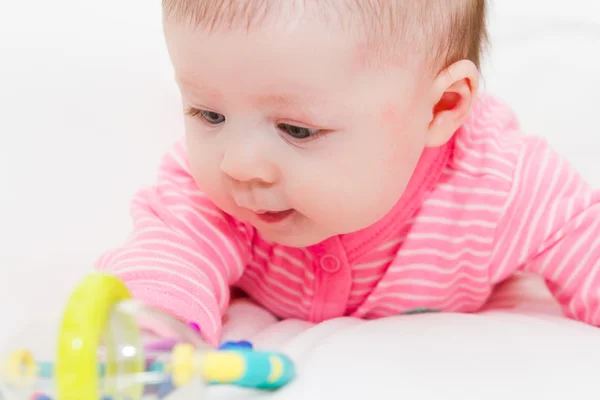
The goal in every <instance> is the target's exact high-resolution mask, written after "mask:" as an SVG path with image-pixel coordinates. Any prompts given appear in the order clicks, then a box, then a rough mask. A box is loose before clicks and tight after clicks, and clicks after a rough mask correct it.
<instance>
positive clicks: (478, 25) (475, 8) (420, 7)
mask: <svg viewBox="0 0 600 400" xmlns="http://www.w3.org/2000/svg"><path fill="white" fill-rule="evenodd" d="M163 9H164V16H165V18H166V19H170V20H173V21H177V22H180V23H186V24H192V25H193V26H196V27H198V28H200V29H204V30H207V31H209V32H213V31H219V30H245V31H248V32H249V31H252V30H253V29H256V28H259V27H260V28H261V29H268V28H269V26H270V25H292V26H293V24H296V23H298V22H300V21H302V20H303V19H318V20H321V21H323V22H324V23H327V24H329V26H331V29H338V28H340V27H341V28H342V29H344V30H345V31H346V32H347V34H348V36H349V37H352V38H354V39H358V40H359V45H360V51H359V54H360V55H361V56H360V58H362V59H363V61H365V62H367V61H384V62H387V61H390V59H393V58H399V57H400V58H404V57H407V56H408V55H409V54H410V55H411V56H412V57H413V58H416V57H421V58H423V61H425V62H427V63H430V64H448V63H451V62H455V61H458V60H459V59H461V58H470V59H472V61H474V62H475V63H476V64H477V65H478V64H479V53H480V51H481V47H482V43H483V42H484V41H485V36H486V35H485V0H285V1H281V0H163ZM284 27H285V26H284ZM396 61H398V60H396ZM400 61H402V60H400Z"/></svg>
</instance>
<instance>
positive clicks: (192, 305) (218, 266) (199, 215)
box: [97, 144, 251, 346]
mask: <svg viewBox="0 0 600 400" xmlns="http://www.w3.org/2000/svg"><path fill="white" fill-rule="evenodd" d="M131 214H132V218H133V224H134V229H133V232H132V234H131V236H130V237H129V238H128V240H127V241H126V242H125V243H124V245H123V246H122V247H120V248H118V249H115V250H112V251H109V252H107V253H106V254H104V255H103V256H102V257H101V258H100V259H99V261H98V265H97V267H98V268H99V269H101V270H106V271H109V272H111V273H114V274H115V275H117V276H118V277H120V278H121V279H122V280H123V281H124V282H125V284H126V285H127V286H128V288H129V289H130V290H131V292H132V295H133V296H134V297H135V298H136V299H139V300H141V301H143V302H145V303H147V304H149V305H152V306H155V307H157V308H160V309H162V310H165V311H167V312H169V313H171V314H173V315H174V316H176V317H178V318H180V319H181V320H183V321H185V322H195V323H197V324H198V325H199V326H200V327H201V329H202V332H203V334H204V336H205V339H206V340H207V341H208V342H209V343H210V344H212V345H213V346H215V345H217V344H218V341H219V339H220V335H221V328H222V321H221V319H222V316H223V314H224V313H225V310H226V309H227V306H228V303H229V296H230V291H229V286H230V285H231V284H233V283H234V282H236V281H237V280H238V279H239V278H240V276H241V275H242V271H243V269H244V266H245V265H246V260H247V258H248V257H249V249H250V241H251V238H250V236H249V235H250V232H251V230H249V229H248V228H247V227H246V226H244V225H242V224H240V223H239V222H237V221H235V220H233V219H232V218H231V217H230V216H228V215H226V214H224V213H223V212H222V211H221V210H219V209H218V208H217V207H216V206H215V205H214V204H212V203H211V202H210V201H209V200H208V199H207V198H206V197H205V196H204V194H203V193H202V192H200V191H199V190H198V187H197V186H196V184H195V183H194V180H193V178H192V177H191V175H190V174H189V172H188V166H187V158H186V154H185V149H184V147H183V146H182V145H181V144H177V145H176V146H175V148H174V150H173V151H172V152H171V153H169V154H167V155H166V156H165V158H164V160H163V163H162V165H161V167H160V170H159V176H158V182H157V184H156V185H154V186H152V187H150V188H147V189H145V190H142V191H140V192H138V193H137V194H136V196H135V197H134V199H133V201H132V205H131Z"/></svg>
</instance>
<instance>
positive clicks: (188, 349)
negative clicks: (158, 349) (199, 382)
mask: <svg viewBox="0 0 600 400" xmlns="http://www.w3.org/2000/svg"><path fill="white" fill-rule="evenodd" d="M195 351H196V350H195V348H194V346H192V345H191V344H187V343H182V344H178V345H176V346H175V347H174V348H173V359H172V364H171V370H172V373H171V375H172V379H173V384H174V385H175V386H176V387H180V386H183V385H186V384H188V383H190V382H191V380H192V378H193V377H194V374H195V372H196V371H195V368H194V354H195Z"/></svg>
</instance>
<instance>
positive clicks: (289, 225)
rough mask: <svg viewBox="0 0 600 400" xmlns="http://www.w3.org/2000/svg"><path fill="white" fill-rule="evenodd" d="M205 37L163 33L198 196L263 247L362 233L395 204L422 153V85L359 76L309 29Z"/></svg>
mask: <svg viewBox="0 0 600 400" xmlns="http://www.w3.org/2000/svg"><path fill="white" fill-rule="evenodd" d="M290 25H291V24H290ZM290 25H287V26H282V27H281V28H277V27H273V26H271V25H269V26H268V27H265V28H261V29H255V30H252V31H251V32H250V33H246V32H239V31H234V30H231V31H227V32H212V33H209V32H206V31H204V30H203V29H200V28H198V27H190V26H186V25H183V24H178V23H175V22H173V21H168V20H167V21H165V34H166V38H167V45H168V49H169V53H170V56H171V59H172V62H173V65H174V69H175V73H176V79H177V83H178V85H179V87H180V89H181V94H182V100H183V106H184V108H185V110H186V117H185V125H186V137H187V146H188V151H189V162H190V165H191V171H192V174H193V176H194V178H195V180H196V182H197V184H198V186H199V188H200V189H201V190H202V191H203V192H205V193H206V194H207V196H209V197H210V199H212V201H213V202H214V203H215V204H216V205H217V206H219V207H220V208H221V209H222V210H224V211H225V212H227V213H229V214H231V215H233V216H234V217H235V218H237V219H239V220H243V221H247V222H250V223H251V224H252V225H254V226H255V227H256V229H257V230H258V231H259V232H260V234H261V236H262V237H264V238H266V239H267V240H271V241H274V242H276V243H280V244H283V245H287V246H294V247H304V246H310V245H312V244H316V243H318V242H320V241H323V240H324V239H327V238H328V237H331V236H333V235H338V234H346V233H350V232H354V231H358V230H361V229H363V228H366V227H368V226H369V225H371V224H373V223H375V222H376V221H377V220H379V219H381V218H382V217H383V216H384V215H385V214H386V213H387V212H388V211H389V210H390V209H391V208H392V207H393V206H394V204H395V203H396V202H397V201H398V200H399V198H400V196H401V195H402V193H403V191H404V189H405V187H406V185H407V183H408V180H409V178H410V177H411V174H412V172H413V170H414V168H415V166H416V164H417V162H418V159H419V157H420V155H421V152H422V150H423V148H424V143H425V136H426V131H427V127H428V121H430V120H431V113H432V110H431V108H429V109H428V103H427V101H426V100H425V99H424V97H426V95H425V93H427V90H428V85H431V81H430V80H429V78H424V77H422V76H421V75H422V74H420V73H419V71H418V68H417V67H416V66H415V67H394V68H388V69H383V68H379V69H377V68H373V67H366V66H364V65H362V66H361V65H360V64H361V63H360V61H361V60H362V59H363V57H364V53H362V54H361V51H360V48H361V46H359V45H358V43H356V41H355V40H353V39H350V38H349V37H348V35H347V34H346V33H344V32H343V31H342V30H341V29H340V30H336V29H335V28H332V27H331V26H326V25H325V24H323V23H321V22H319V21H303V22H301V23H297V24H296V25H294V26H293V27H291V26H290Z"/></svg>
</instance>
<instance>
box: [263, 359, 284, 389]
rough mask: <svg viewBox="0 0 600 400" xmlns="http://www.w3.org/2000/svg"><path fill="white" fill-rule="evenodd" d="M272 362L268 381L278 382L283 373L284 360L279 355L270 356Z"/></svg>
mask: <svg viewBox="0 0 600 400" xmlns="http://www.w3.org/2000/svg"><path fill="white" fill-rule="evenodd" d="M269 361H270V362H271V374H270V375H269V377H268V378H267V382H268V383H273V382H276V381H277V380H278V379H279V378H281V376H282V375H283V362H282V361H281V359H280V358H279V357H275V356H271V357H269Z"/></svg>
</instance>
